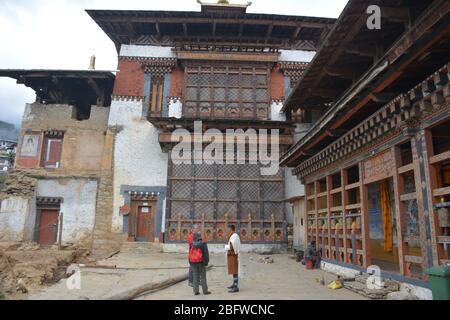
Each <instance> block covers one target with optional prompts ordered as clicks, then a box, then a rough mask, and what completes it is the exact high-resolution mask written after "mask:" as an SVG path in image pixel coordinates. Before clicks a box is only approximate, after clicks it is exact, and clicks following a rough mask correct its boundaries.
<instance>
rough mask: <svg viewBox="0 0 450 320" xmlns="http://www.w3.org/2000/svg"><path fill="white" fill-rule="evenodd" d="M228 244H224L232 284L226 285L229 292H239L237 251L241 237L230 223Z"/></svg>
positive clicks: (239, 247)
mask: <svg viewBox="0 0 450 320" xmlns="http://www.w3.org/2000/svg"><path fill="white" fill-rule="evenodd" d="M228 232H229V238H228V244H227V245H226V246H225V250H226V251H227V263H228V274H229V275H232V276H233V285H231V286H230V287H228V289H229V290H230V291H229V292H230V293H236V292H239V271H240V270H239V252H240V249H241V239H240V238H239V235H238V234H237V233H236V227H235V226H234V225H230V226H229V228H228Z"/></svg>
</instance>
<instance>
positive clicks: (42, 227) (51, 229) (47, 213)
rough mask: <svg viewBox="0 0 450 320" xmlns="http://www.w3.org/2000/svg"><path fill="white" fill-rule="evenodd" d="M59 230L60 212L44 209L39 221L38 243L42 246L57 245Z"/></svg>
mask: <svg viewBox="0 0 450 320" xmlns="http://www.w3.org/2000/svg"><path fill="white" fill-rule="evenodd" d="M57 230H58V210H51V209H42V210H41V218H40V221H39V237H38V243H39V244H41V245H44V246H45V245H47V246H48V245H53V244H55V243H56V236H57Z"/></svg>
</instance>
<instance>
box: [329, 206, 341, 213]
mask: <svg viewBox="0 0 450 320" xmlns="http://www.w3.org/2000/svg"><path fill="white" fill-rule="evenodd" d="M330 211H331V212H339V211H344V207H343V206H340V207H332V208H330Z"/></svg>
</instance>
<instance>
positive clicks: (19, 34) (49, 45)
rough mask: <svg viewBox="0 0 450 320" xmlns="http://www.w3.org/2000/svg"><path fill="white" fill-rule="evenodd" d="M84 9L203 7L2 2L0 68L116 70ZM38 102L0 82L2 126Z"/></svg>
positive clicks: (298, 11)
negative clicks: (92, 67) (93, 62)
mask: <svg viewBox="0 0 450 320" xmlns="http://www.w3.org/2000/svg"><path fill="white" fill-rule="evenodd" d="M209 2H214V0H210V1H209ZM230 2H235V3H246V2H247V1H243V0H234V1H233V0H232V1H230ZM346 3H347V0H315V1H311V0H279V1H273V0H254V1H253V5H252V6H251V7H250V8H249V10H248V11H249V12H251V13H270V14H288V15H303V16H317V17H334V18H336V17H338V15H339V14H340V12H341V11H342V9H343V8H344V6H345V4H346ZM85 9H122V10H169V11H170V10H181V11H183V10H186V11H199V9H200V7H199V5H198V4H197V2H196V1H195V0H165V1H156V0H128V1H116V0H114V1H111V0H1V1H0V43H2V45H1V46H0V68H1V69H9V68H19V69H31V68H35V69H47V68H48V69H86V68H87V67H88V65H89V58H90V56H91V55H92V54H95V55H96V56H97V69H103V70H115V69H116V67H117V54H116V50H115V47H114V45H113V43H112V41H111V40H110V39H109V38H108V37H107V36H106V35H105V34H104V32H103V31H102V30H101V29H100V28H99V27H98V26H97V25H96V23H95V22H94V21H93V20H92V19H91V18H90V17H89V16H88V14H87V13H86V12H85ZM33 100H34V97H33V92H32V90H30V89H28V88H25V87H24V86H18V85H17V84H15V81H14V80H10V79H2V78H0V120H6V121H11V122H14V123H16V124H19V123H20V119H21V114H22V112H23V108H24V104H25V103H26V102H31V101H33Z"/></svg>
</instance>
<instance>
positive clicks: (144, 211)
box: [136, 206, 153, 242]
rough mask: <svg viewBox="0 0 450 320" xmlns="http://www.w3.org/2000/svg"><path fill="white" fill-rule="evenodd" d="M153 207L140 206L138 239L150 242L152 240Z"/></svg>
mask: <svg viewBox="0 0 450 320" xmlns="http://www.w3.org/2000/svg"><path fill="white" fill-rule="evenodd" d="M152 220H153V207H151V206H148V207H138V212H137V231H136V240H137V241H141V242H148V241H150V240H151V236H152V227H153V223H152V222H153V221H152Z"/></svg>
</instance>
